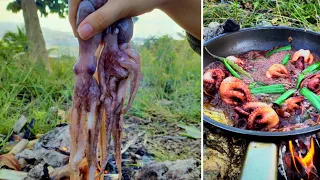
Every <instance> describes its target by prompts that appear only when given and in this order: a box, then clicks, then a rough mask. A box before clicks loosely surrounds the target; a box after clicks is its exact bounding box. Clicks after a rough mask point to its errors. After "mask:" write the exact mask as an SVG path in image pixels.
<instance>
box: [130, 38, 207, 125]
mask: <svg viewBox="0 0 320 180" xmlns="http://www.w3.org/2000/svg"><path fill="white" fill-rule="evenodd" d="M136 49H138V51H139V52H140V55H141V59H142V73H143V78H142V81H141V85H140V89H139V91H138V95H137V97H136V99H135V103H134V104H133V106H132V108H131V111H129V114H133V115H135V116H139V117H142V118H151V119H158V120H159V119H161V120H168V121H185V122H189V123H190V122H193V123H200V119H201V117H200V109H201V106H200V101H201V100H200V93H201V92H200V91H201V81H200V79H201V68H200V64H201V63H200V56H199V55H197V54H196V53H194V52H193V51H192V50H191V49H190V47H189V45H188V42H187V40H186V39H184V40H183V41H178V40H174V39H172V38H171V37H169V36H163V37H161V38H158V39H157V38H154V37H152V38H149V39H148V40H146V41H145V44H144V45H143V46H136Z"/></svg>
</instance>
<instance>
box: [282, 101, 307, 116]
mask: <svg viewBox="0 0 320 180" xmlns="http://www.w3.org/2000/svg"><path fill="white" fill-rule="evenodd" d="M303 101H304V97H303V96H294V97H290V98H288V99H287V100H285V101H284V103H283V104H282V106H281V108H280V109H277V113H278V115H279V116H281V117H283V118H287V117H290V116H291V115H292V114H298V113H297V112H298V110H300V114H301V113H302V111H303V106H302V102H303Z"/></svg>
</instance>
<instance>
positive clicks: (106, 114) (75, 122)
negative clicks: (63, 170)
mask: <svg viewBox="0 0 320 180" xmlns="http://www.w3.org/2000/svg"><path fill="white" fill-rule="evenodd" d="M106 2H107V0H90V1H82V2H81V3H80V5H79V7H78V13H77V26H79V24H80V23H81V22H82V21H83V20H84V18H85V17H87V16H88V15H89V14H90V13H92V12H94V11H95V10H96V9H98V8H100V7H101V6H102V5H103V4H105V3H106ZM132 34H133V22H132V19H131V18H128V19H123V20H120V21H118V22H116V23H114V24H113V25H111V26H110V27H109V28H107V30H105V31H104V32H102V33H100V34H98V35H95V36H94V37H92V38H91V39H89V40H86V41H84V40H81V39H80V38H79V39H78V41H79V59H78V61H77V63H76V64H75V66H74V73H75V75H76V81H75V87H74V96H73V106H72V113H71V122H70V135H71V136H70V140H71V145H70V160H69V162H70V165H71V168H72V173H71V179H80V171H79V164H80V162H81V160H82V159H83V158H84V157H85V156H86V158H87V161H88V168H89V171H88V178H89V179H96V178H97V177H99V175H100V174H101V173H103V172H104V169H105V168H106V165H107V162H108V155H109V151H110V139H111V136H113V138H114V151H115V152H114V155H115V159H116V164H117V168H118V172H119V178H120V179H121V174H122V173H121V172H122V171H121V141H122V135H121V134H122V126H123V119H122V115H123V114H124V113H126V112H127V111H128V109H129V108H130V107H131V104H132V102H133V99H134V97H135V95H136V93H137V90H138V87H139V82H140V78H141V71H140V56H139V54H138V53H137V52H136V51H135V50H133V49H132V47H131V45H130V44H129V43H130V40H131V38H132ZM99 45H100V46H99ZM96 70H97V72H96ZM95 73H96V75H95V76H93V75H94V74H95ZM128 86H130V95H129V99H128V102H127V105H126V106H125V107H124V102H125V99H126V92H127V88H128ZM99 136H100V137H99ZM98 139H100V140H101V141H100V142H99V143H98ZM99 147H100V152H101V154H100V163H101V168H100V171H99V174H98V176H96V172H97V167H98V163H99V161H98V155H97V149H98V148H99Z"/></svg>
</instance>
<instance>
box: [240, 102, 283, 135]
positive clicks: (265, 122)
mask: <svg viewBox="0 0 320 180" xmlns="http://www.w3.org/2000/svg"><path fill="white" fill-rule="evenodd" d="M234 110H235V112H236V113H238V115H239V116H238V119H241V120H244V121H245V122H246V127H245V128H246V129H251V130H260V129H263V128H267V129H270V128H274V127H276V126H277V125H278V124H279V117H278V115H277V113H276V112H275V111H274V110H273V109H272V107H270V106H269V105H267V104H266V103H263V102H248V103H246V104H244V105H243V106H241V107H239V106H237V107H235V109H234Z"/></svg>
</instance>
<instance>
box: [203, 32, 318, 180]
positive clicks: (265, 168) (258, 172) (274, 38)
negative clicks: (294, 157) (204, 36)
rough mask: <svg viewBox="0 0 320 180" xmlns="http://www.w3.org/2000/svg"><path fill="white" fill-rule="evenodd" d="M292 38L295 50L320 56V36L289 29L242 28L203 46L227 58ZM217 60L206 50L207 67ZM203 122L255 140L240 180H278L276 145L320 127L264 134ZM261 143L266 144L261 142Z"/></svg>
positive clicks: (245, 161)
mask: <svg viewBox="0 0 320 180" xmlns="http://www.w3.org/2000/svg"><path fill="white" fill-rule="evenodd" d="M289 37H291V38H292V39H293V41H292V42H291V45H292V47H293V49H296V50H299V49H308V50H310V51H311V52H312V53H315V54H317V55H320V34H318V33H315V32H311V31H305V30H304V29H297V28H289V27H260V28H248V29H242V30H240V31H237V32H233V33H227V34H223V35H220V36H217V37H215V38H213V39H210V40H209V41H207V42H205V43H204V46H205V47H207V49H208V50H209V51H210V52H211V53H212V54H214V55H217V56H222V57H227V56H229V55H236V54H242V53H245V52H248V51H250V50H270V49H272V48H274V47H277V46H285V45H288V44H289V42H288V38H289ZM214 60H215V59H214V58H212V57H211V56H210V55H209V54H208V53H207V52H206V51H205V50H204V51H203V66H204V67H206V66H207V65H209V64H210V63H211V62H213V61H214ZM204 67H203V68H204ZM203 119H204V121H206V122H207V123H210V124H212V125H214V126H215V127H217V128H218V129H220V130H223V131H225V132H227V133H233V134H234V135H236V136H238V137H239V136H244V137H245V138H247V139H250V140H253V141H252V142H250V144H249V146H248V149H247V153H246V158H245V160H244V163H243V166H242V172H241V177H240V179H241V180H251V179H252V180H255V179H256V178H258V177H259V179H261V180H271V179H277V167H278V164H277V160H278V147H277V143H278V142H279V141H280V140H287V139H294V138H296V136H306V135H311V134H313V133H315V132H317V131H319V130H320V125H317V126H313V127H308V128H304V129H299V130H293V131H288V132H262V131H252V130H245V129H240V128H236V127H232V126H228V125H225V124H222V123H219V122H218V121H215V120H214V119H211V118H209V117H207V116H205V115H203ZM207 123H206V125H207ZM257 141H259V142H257ZM262 141H264V142H267V143H260V142H262Z"/></svg>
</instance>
